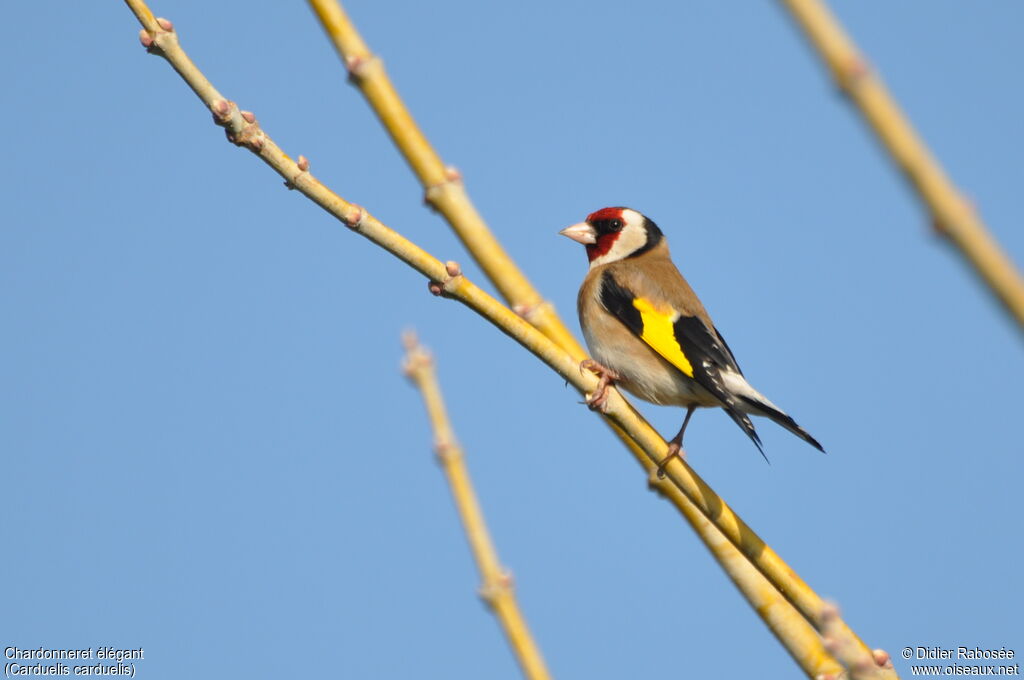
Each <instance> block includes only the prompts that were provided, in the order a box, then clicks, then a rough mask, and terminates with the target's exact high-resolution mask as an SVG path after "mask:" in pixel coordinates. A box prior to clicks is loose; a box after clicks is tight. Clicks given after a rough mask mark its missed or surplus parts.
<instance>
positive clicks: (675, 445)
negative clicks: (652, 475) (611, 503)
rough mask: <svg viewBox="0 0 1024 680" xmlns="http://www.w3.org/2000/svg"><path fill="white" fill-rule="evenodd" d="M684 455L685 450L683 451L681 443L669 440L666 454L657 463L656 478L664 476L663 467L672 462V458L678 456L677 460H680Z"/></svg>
mask: <svg viewBox="0 0 1024 680" xmlns="http://www.w3.org/2000/svg"><path fill="white" fill-rule="evenodd" d="M685 457H686V452H685V451H683V447H682V444H680V443H679V442H674V441H672V442H669V443H668V455H667V456H665V457H664V458H662V460H661V462H660V463H658V479H664V478H665V468H666V467H667V466H668V464H669V463H671V462H672V459H673V458H678V459H679V460H682V459H683V458H685Z"/></svg>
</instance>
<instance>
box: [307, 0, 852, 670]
mask: <svg viewBox="0 0 1024 680" xmlns="http://www.w3.org/2000/svg"><path fill="white" fill-rule="evenodd" d="M309 4H310V6H311V7H312V8H313V10H314V12H315V13H316V15H317V17H318V18H319V20H320V23H321V24H322V25H323V28H324V30H325V32H326V33H327V35H328V37H329V38H330V39H331V42H332V43H333V44H334V47H335V49H336V50H337V52H338V54H339V55H340V56H341V58H342V61H343V62H344V63H345V65H346V67H347V68H348V71H349V73H350V75H351V78H352V81H353V83H354V84H355V85H356V86H357V87H358V88H359V89H360V91H361V92H362V93H363V95H364V96H365V97H366V100H367V102H368V103H369V104H370V106H371V108H373V110H374V112H375V113H376V114H377V117H378V118H379V119H380V121H381V124H382V125H383V126H384V129H385V130H386V131H387V132H388V134H389V135H390V136H391V139H392V141H393V142H394V143H395V146H396V147H397V148H398V149H399V151H400V152H401V153H402V155H403V156H404V157H405V159H406V161H407V162H408V163H409V165H410V166H411V168H412V170H413V172H414V173H415V174H416V176H417V177H418V178H419V180H420V183H421V184H422V185H423V188H424V192H425V195H426V198H427V200H428V201H429V202H430V203H431V205H433V206H434V207H435V208H436V209H437V210H438V211H439V212H441V214H442V215H443V216H444V217H445V219H446V220H447V221H448V223H449V224H450V225H451V227H452V229H453V230H454V231H455V232H456V234H458V235H459V237H460V238H461V240H462V241H463V243H464V244H465V245H466V248H467V250H468V251H469V253H470V255H472V256H473V258H474V259H475V260H476V261H477V262H478V263H479V264H480V266H481V268H482V269H483V271H484V273H485V274H486V275H487V276H488V278H489V279H490V280H491V282H492V283H494V285H495V287H496V288H497V289H498V291H499V292H500V293H501V294H502V296H503V297H504V298H505V300H506V301H507V302H508V304H509V306H510V307H512V309H514V310H516V311H517V312H520V313H522V314H523V315H524V317H525V318H526V319H527V320H528V321H530V322H531V323H532V324H533V325H534V326H535V327H536V328H537V329H538V330H540V331H541V332H542V333H544V335H546V336H547V337H548V338H550V339H551V340H553V341H555V343H556V344H558V345H559V346H561V347H562V348H563V349H565V350H566V351H568V352H569V353H570V354H571V355H572V356H573V357H574V358H576V359H577V360H581V359H583V358H584V357H585V352H584V350H583V348H582V347H581V346H580V345H579V344H578V343H577V342H576V339H575V337H574V336H573V335H572V334H571V333H570V332H569V331H568V329H567V328H566V326H565V324H564V323H563V322H562V321H561V320H560V319H559V317H558V316H557V313H556V312H555V310H554V308H553V307H552V306H551V305H549V304H547V303H540V304H538V301H540V300H541V299H542V297H541V295H540V294H539V293H538V292H537V291H536V290H535V289H534V288H533V286H532V285H531V284H530V283H529V281H528V280H527V278H526V276H525V275H524V274H523V273H522V272H521V271H520V270H519V268H518V267H517V266H516V264H515V262H514V261H513V260H512V259H511V258H510V257H509V256H508V255H507V254H506V253H505V251H504V250H503V249H502V248H501V247H500V245H499V243H498V241H497V239H496V238H495V237H494V235H493V234H492V232H491V231H490V229H489V228H488V227H487V225H486V224H485V223H484V221H483V218H482V217H481V216H480V214H479V213H478V212H477V211H476V208H475V207H474V206H473V204H472V202H471V201H470V199H469V197H468V195H467V193H466V191H465V189H464V186H463V184H462V181H461V178H460V177H459V175H458V173H457V172H455V171H454V170H453V169H451V168H447V167H446V166H445V164H444V162H443V161H442V160H441V157H440V155H439V154H438V153H437V151H436V150H435V149H434V148H433V147H432V146H431V144H430V142H429V141H428V140H427V138H426V136H425V135H424V134H423V131H422V130H421V129H420V127H419V126H418V125H417V124H416V121H415V119H414V118H413V117H412V114H411V113H410V111H409V110H408V108H407V107H406V106H405V102H404V101H403V100H402V98H401V97H400V96H399V94H398V91H397V89H396V88H395V86H394V84H393V83H392V82H391V79H390V78H389V77H388V75H387V72H386V71H385V69H384V67H383V63H382V61H381V59H380V57H378V56H376V55H374V54H373V53H372V52H371V51H370V49H369V47H368V46H367V44H366V42H365V41H364V40H363V38H362V36H360V35H359V31H358V30H357V29H356V27H355V25H354V24H353V23H352V21H351V19H350V18H349V17H348V15H347V13H346V12H345V10H344V9H343V8H342V6H341V4H340V3H339V2H337V1H336V0H309ZM613 430H615V431H616V434H618V435H619V437H620V438H621V439H622V441H623V442H624V443H626V445H627V446H630V447H631V450H632V452H633V454H634V456H635V457H636V458H637V460H638V461H640V463H641V465H644V467H645V468H646V469H647V472H648V474H650V472H651V470H652V468H651V467H650V465H649V464H648V463H649V461H648V460H647V458H646V457H645V456H644V455H643V452H642V451H639V450H638V449H636V448H635V444H632V442H631V441H630V440H629V439H628V437H626V436H625V435H624V434H623V433H622V432H621V431H619V430H617V429H616V428H615V427H614V426H613ZM663 491H664V495H665V496H666V497H667V498H668V500H669V501H670V502H672V503H673V504H674V505H675V506H676V507H677V508H678V509H679V511H680V512H681V513H682V514H683V516H684V518H685V519H686V520H687V521H688V522H689V523H690V525H691V526H692V527H693V529H694V530H695V531H696V532H697V534H698V536H699V537H700V539H701V540H702V541H703V542H704V544H705V546H707V548H708V549H709V550H710V551H711V554H712V556H713V557H714V558H715V560H716V561H717V562H718V563H719V564H720V565H721V566H722V568H723V569H724V570H725V572H726V574H727V575H728V576H729V578H730V579H732V581H733V583H735V585H736V586H737V588H738V589H739V590H740V593H741V594H742V595H743V596H744V597H745V598H746V599H747V601H748V602H749V603H750V605H751V607H752V608H753V609H754V611H755V612H756V613H757V614H758V615H759V616H760V617H761V618H762V619H763V620H764V621H765V623H766V625H768V627H769V628H770V629H771V630H772V632H773V633H774V634H775V636H776V637H777V638H778V639H779V641H780V642H781V643H782V644H783V645H784V646H785V647H786V649H787V650H788V651H789V653H790V654H791V655H792V656H793V658H794V660H795V661H796V662H797V663H798V664H799V665H800V667H801V668H803V669H804V671H805V672H806V673H807V674H808V676H809V677H811V678H816V677H818V676H820V675H829V674H835V673H837V672H838V671H839V670H840V667H839V664H838V663H837V662H836V661H835V660H834V659H832V658H831V656H830V655H829V654H828V653H827V652H826V651H825V649H824V647H823V646H822V642H821V639H820V638H819V636H818V635H817V634H816V632H815V631H814V629H813V628H811V627H810V626H809V625H807V623H806V622H805V621H804V619H802V618H801V616H800V615H799V613H798V612H797V611H796V610H794V609H793V608H792V606H791V605H790V604H789V602H788V601H787V600H786V599H784V598H783V597H782V596H781V595H780V594H779V592H778V591H777V590H775V589H774V588H773V587H772V586H771V584H769V583H768V582H767V581H766V580H765V578H764V577H763V576H762V575H761V574H760V573H759V572H758V571H757V570H756V569H755V568H754V567H753V566H752V565H750V564H749V563H748V562H747V561H746V559H745V558H743V556H742V554H741V553H739V551H738V550H737V549H736V547H735V546H733V545H732V543H730V542H729V541H728V540H726V539H725V538H724V537H723V536H722V534H721V532H720V531H718V529H716V528H715V526H714V525H713V524H711V523H710V522H708V521H707V520H706V519H705V518H704V517H703V515H701V514H700V512H699V511H698V510H697V508H696V507H694V505H693V504H692V503H691V502H690V501H689V500H688V499H687V498H686V496H684V495H683V494H682V493H680V492H679V491H678V490H677V489H675V488H666V489H664V490H663Z"/></svg>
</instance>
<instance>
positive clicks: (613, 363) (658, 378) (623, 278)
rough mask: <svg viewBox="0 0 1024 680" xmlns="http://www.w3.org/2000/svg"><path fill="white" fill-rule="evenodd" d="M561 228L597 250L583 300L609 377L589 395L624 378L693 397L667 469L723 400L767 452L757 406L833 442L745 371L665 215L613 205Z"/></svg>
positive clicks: (681, 400)
mask: <svg viewBox="0 0 1024 680" xmlns="http://www.w3.org/2000/svg"><path fill="white" fill-rule="evenodd" d="M559 233H560V234H562V235H564V236H568V237H569V238H571V239H572V240H574V241H577V242H579V243H582V244H583V245H585V246H586V249H587V258H588V259H589V260H590V271H589V272H588V273H587V276H586V278H585V279H583V285H582V286H581V287H580V292H579V298H578V299H577V309H578V311H579V316H580V326H581V327H582V328H583V336H584V338H586V341H587V346H588V347H589V348H590V352H591V355H592V356H593V357H594V359H596V361H594V360H589V359H588V360H587V361H584V362H583V364H582V365H581V368H589V369H590V370H592V371H594V372H595V373H596V374H597V375H598V376H599V377H600V382H599V383H598V387H597V389H596V390H594V393H593V394H591V396H590V398H589V399H588V400H587V404H589V405H590V406H591V408H602V407H603V406H604V402H605V399H606V394H605V390H606V388H607V386H608V385H609V384H610V383H612V382H615V383H617V384H619V385H621V386H622V387H624V388H625V389H626V390H628V391H629V392H631V393H633V394H635V395H636V396H637V397H639V398H641V399H644V400H646V401H650V402H653V403H655V404H671V405H678V406H685V407H686V417H685V418H684V419H683V426H682V427H681V428H679V433H678V434H676V436H675V437H673V438H672V440H671V441H670V442H669V455H668V457H667V458H665V460H664V461H663V462H662V464H661V465H660V466H659V470H658V472H659V474H661V473H662V472H663V470H664V466H665V465H666V464H667V463H668V461H669V460H671V459H672V457H674V456H676V455H679V452H680V450H681V449H682V445H683V433H684V432H686V425H687V423H689V422H690V416H692V415H693V412H694V410H695V409H696V408H697V407H698V406H705V407H711V406H718V407H720V408H722V409H723V410H724V411H725V412H726V413H728V414H729V417H730V418H732V419H733V420H734V421H735V422H736V424H737V425H739V426H740V427H741V428H742V429H743V431H744V432H746V433H747V436H748V437H750V439H751V440H753V442H754V444H756V445H757V448H758V450H759V451H760V452H761V455H762V456H764V448H763V447H762V446H761V439H760V438H759V437H758V436H757V431H756V430H754V424H753V423H752V422H750V418H748V417H747V414H751V415H757V416H764V417H766V418H770V419H771V420H774V421H775V422H776V423H778V424H779V425H781V426H782V427H784V428H786V429H787V430H789V431H790V432H792V433H793V434H795V435H797V436H798V437H800V438H801V439H803V440H804V441H806V442H807V443H809V444H810V445H811V446H813V447H814V448H816V449H818V450H819V451H822V452H824V449H823V448H822V447H821V444H819V443H818V442H817V440H815V439H814V437H812V436H811V435H810V434H808V433H807V431H805V430H804V429H803V428H802V427H800V426H799V425H797V424H796V421H794V420H793V419H792V418H791V417H789V416H788V415H786V413H784V412H783V411H782V409H780V408H779V407H777V406H776V405H775V404H773V403H772V402H770V401H769V400H768V399H767V398H766V397H765V396H764V395H762V394H761V393H760V392H758V391H757V390H755V389H754V388H753V387H751V385H750V383H748V382H747V380H746V378H744V377H743V372H742V371H740V367H739V365H738V364H737V363H736V359H735V357H733V355H732V351H731V350H730V349H729V346H728V345H727V344H725V339H724V338H723V337H722V334H721V333H719V332H718V330H717V329H716V328H715V325H714V324H713V323H712V322H711V317H710V316H708V313H707V312H706V311H705V310H704V306H703V305H702V304H701V303H700V300H698V299H697V295H696V294H695V293H694V292H693V289H692V288H690V285H689V284H688V283H687V282H686V279H684V278H683V275H682V274H680V273H679V270H678V269H676V266H675V265H674V264H673V263H672V260H671V258H670V257H669V252H668V243H667V242H666V240H665V236H664V235H663V234H662V232H661V229H659V228H658V225H656V224H655V223H654V222H653V221H651V220H650V219H648V218H647V217H645V216H643V215H641V214H640V213H638V212H637V211H635V210H630V209H629V208H621V207H620V208H603V209H601V210H598V211H597V212H594V213H591V214H590V215H588V216H587V219H586V221H585V222H580V223H579V224H574V225H572V226H571V227H567V228H565V229H563V230H562V231H560V232H559ZM765 460H767V456H766V457H765Z"/></svg>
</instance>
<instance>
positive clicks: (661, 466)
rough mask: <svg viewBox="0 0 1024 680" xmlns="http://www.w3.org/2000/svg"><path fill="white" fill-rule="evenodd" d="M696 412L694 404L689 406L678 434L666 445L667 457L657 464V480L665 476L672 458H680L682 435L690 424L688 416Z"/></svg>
mask: <svg viewBox="0 0 1024 680" xmlns="http://www.w3.org/2000/svg"><path fill="white" fill-rule="evenodd" d="M696 410H697V405H696V404H691V405H690V406H688V407H687V409H686V417H685V418H683V426H682V427H681V428H679V432H677V433H676V436H675V437H672V440H671V441H670V442H669V443H668V455H667V456H665V458H664V460H662V461H661V462H660V463H658V479H662V478H663V477H664V476H665V466H666V465H668V464H669V461H671V460H672V459H673V458H680V459H681V458H682V457H683V455H682V451H683V433H684V432H686V426H687V425H688V424H689V422H690V416H692V415H693V412H694V411H696Z"/></svg>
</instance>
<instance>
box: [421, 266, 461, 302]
mask: <svg viewBox="0 0 1024 680" xmlns="http://www.w3.org/2000/svg"><path fill="white" fill-rule="evenodd" d="M444 270H445V272H446V273H447V276H445V277H444V280H443V281H430V282H429V283H428V284H427V290H429V291H430V292H431V293H432V294H433V295H440V296H441V297H450V296H451V293H452V292H453V291H454V289H455V286H457V285H458V281H459V279H461V278H462V267H460V266H459V263H458V262H453V261H452V260H448V261H447V262H445V263H444Z"/></svg>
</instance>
